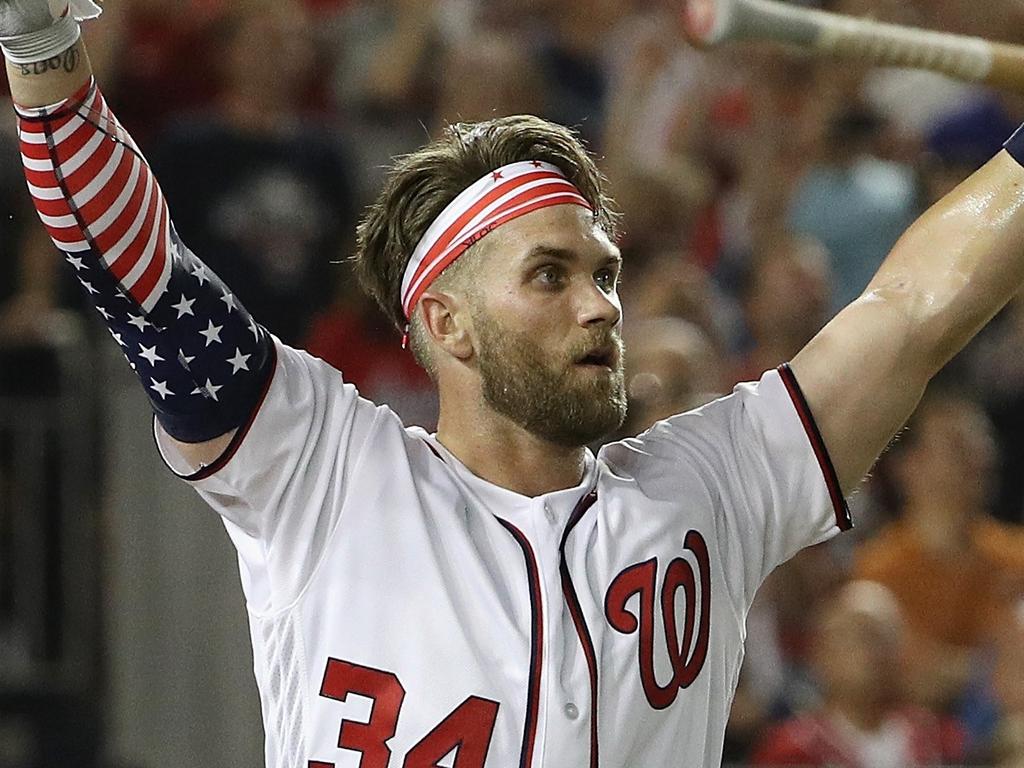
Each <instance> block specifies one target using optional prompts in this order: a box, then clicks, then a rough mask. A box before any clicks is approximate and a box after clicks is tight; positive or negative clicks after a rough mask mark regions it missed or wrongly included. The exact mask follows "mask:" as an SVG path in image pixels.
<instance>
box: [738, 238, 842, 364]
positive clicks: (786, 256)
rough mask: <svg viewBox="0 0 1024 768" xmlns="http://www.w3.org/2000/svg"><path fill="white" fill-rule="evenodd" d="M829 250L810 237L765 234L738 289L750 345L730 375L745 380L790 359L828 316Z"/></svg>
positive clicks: (823, 323) (819, 328)
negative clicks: (741, 285)
mask: <svg viewBox="0 0 1024 768" xmlns="http://www.w3.org/2000/svg"><path fill="white" fill-rule="evenodd" d="M828 261H829V260H828V254H827V252H826V251H825V249H824V248H823V247H822V245H821V243H819V242H818V241H817V240H814V239H812V238H810V237H801V236H795V235H791V234H789V233H787V232H783V231H778V230H776V231H774V232H771V233H769V234H767V235H766V236H765V237H764V239H763V240H762V241H761V243H759V245H758V247H757V249H756V250H755V252H754V253H753V255H752V256H751V258H750V263H749V264H748V265H747V267H746V269H747V274H746V278H745V280H744V285H743V288H742V289H741V297H740V300H741V302H742V306H743V317H744V320H745V322H746V330H747V333H748V334H749V347H748V349H747V350H746V351H745V353H744V354H743V355H742V356H741V358H740V360H739V361H738V362H737V364H736V368H735V371H734V376H733V378H734V379H735V380H737V381H746V380H749V379H753V378H756V377H757V376H759V375H760V372H761V371H766V370H768V369H770V368H774V367H775V366H777V365H781V364H782V363H784V362H786V361H788V360H790V359H791V358H792V357H793V356H794V355H795V354H796V353H797V352H799V351H800V349H802V348H803V346H804V345H805V344H806V343H807V342H808V341H810V340H811V338H812V337H813V336H814V334H816V333H817V332H818V331H819V330H821V328H822V326H824V325H825V323H826V321H827V320H828V318H829V315H830V312H829V300H830V297H831V292H832V282H831V273H830V270H829V263H828Z"/></svg>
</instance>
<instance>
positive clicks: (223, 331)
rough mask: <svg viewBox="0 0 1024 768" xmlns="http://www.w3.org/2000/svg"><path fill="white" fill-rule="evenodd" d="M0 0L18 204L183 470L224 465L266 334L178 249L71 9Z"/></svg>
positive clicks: (260, 364)
mask: <svg viewBox="0 0 1024 768" xmlns="http://www.w3.org/2000/svg"><path fill="white" fill-rule="evenodd" d="M53 6H59V3H55V2H48V0H0V45H2V47H3V53H4V56H5V59H6V61H7V75H8V79H9V82H10V86H11V94H12V96H13V99H14V102H15V105H16V109H17V113H18V133H19V140H20V146H21V153H22V162H23V165H24V170H25V176H26V179H27V181H28V188H29V192H30V194H31V196H32V201H33V204H34V205H35V207H36V210H37V212H38V213H39V217H40V219H41V220H42V222H43V224H44V225H45V227H46V229H47V231H48V233H49V235H50V237H51V239H52V240H53V243H54V245H55V246H56V247H57V248H58V249H59V250H60V251H62V252H63V253H64V255H65V259H66V261H67V262H68V264H69V265H70V266H69V268H70V269H73V270H74V272H75V275H76V277H77V278H78V280H79V282H80V283H81V284H82V287H83V289H84V290H85V291H86V292H87V293H88V295H89V298H90V299H91V300H92V301H93V303H94V304H95V306H96V310H97V311H98V312H99V313H100V315H101V316H102V317H103V319H104V321H105V322H106V323H107V325H108V327H109V328H110V333H111V335H112V337H113V339H114V341H115V342H116V343H117V344H118V345H120V347H121V350H122V352H123V353H124V355H125V357H126V358H127V359H128V362H129V364H130V366H131V367H132V369H133V370H134V371H135V373H136V374H137V375H138V377H139V379H140V382H141V383H142V385H143V388H144V389H145V391H146V394H147V395H148V396H149V398H150V400H151V402H152V404H153V409H154V412H155V413H156V416H157V419H158V421H159V422H160V425H161V427H162V429H163V430H164V431H165V432H166V433H167V434H168V435H170V436H171V437H172V438H173V439H174V440H176V441H177V442H178V443H179V445H180V446H181V448H182V451H181V452H182V454H183V455H184V456H185V458H186V459H187V460H188V461H189V462H190V463H191V464H192V466H193V467H195V468H199V467H200V466H207V465H210V464H213V463H215V462H216V461H217V459H218V458H219V457H221V456H222V455H226V454H229V453H230V451H229V450H228V449H229V448H230V447H231V443H232V441H233V440H237V439H241V436H242V434H243V433H244V427H245V425H246V424H247V423H248V422H249V420H250V419H251V417H252V415H253V414H254V413H255V411H256V409H257V407H258V405H259V402H260V400H261V398H262V396H263V393H264V392H265V389H266V386H267V384H268V382H269V379H270V376H271V374H272V371H273V367H274V347H273V343H272V341H271V339H270V337H269V334H267V332H266V331H265V330H264V329H263V328H261V327H260V326H259V325H257V324H256V323H255V322H254V321H253V320H252V319H251V318H250V317H249V315H248V314H247V313H246V312H245V309H244V308H243V307H242V306H241V305H240V304H239V302H238V301H237V299H235V297H234V296H233V295H232V293H231V291H230V290H229V289H228V288H227V287H226V286H225V285H223V284H222V283H221V281H220V280H219V279H218V278H217V276H216V275H215V274H213V273H212V272H211V271H210V270H209V269H208V268H207V267H205V266H204V265H203V264H202V262H200V261H199V260H198V259H197V258H196V257H195V255H193V254H192V253H191V252H190V251H189V250H188V249H187V248H186V247H185V246H184V244H183V243H182V242H181V241H180V239H179V238H178V236H177V234H176V232H175V231H174V226H173V224H172V223H171V220H170V216H169V212H168V210H167V204H166V202H165V200H164V198H163V194H162V192H161V191H160V187H159V185H158V184H157V182H156V179H155V178H154V177H153V174H152V171H151V170H150V168H149V164H148V163H147V162H146V160H145V158H144V157H143V156H142V153H141V152H140V151H139V149H138V147H137V146H136V145H135V143H134V142H133V141H132V139H131V136H129V135H128V133H127V132H126V131H125V130H124V128H123V127H122V126H121V125H120V124H119V123H118V121H117V119H116V117H115V116H114V115H113V113H112V112H111V111H110V109H109V107H108V105H107V104H106V102H105V101H104V99H103V96H102V94H101V93H100V91H99V89H98V88H97V86H96V84H95V82H94V81H93V78H92V70H91V67H90V64H89V59H88V56H87V54H86V52H85V48H84V46H83V44H82V43H81V41H80V39H79V34H78V24H77V21H76V20H75V17H78V18H83V17H89V16H93V15H97V14H98V13H99V9H98V7H96V6H93V5H92V4H91V3H90V2H89V0H73V2H72V3H71V5H70V8H69V7H68V6H64V11H63V13H61V12H60V8H58V9H57V10H58V12H57V13H56V14H54V15H51V10H50V9H51V7H53Z"/></svg>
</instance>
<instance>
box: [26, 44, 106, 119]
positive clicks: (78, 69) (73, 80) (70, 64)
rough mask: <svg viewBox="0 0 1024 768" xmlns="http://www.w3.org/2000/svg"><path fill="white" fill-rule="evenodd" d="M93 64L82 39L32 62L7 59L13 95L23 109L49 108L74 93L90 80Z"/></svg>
mask: <svg viewBox="0 0 1024 768" xmlns="http://www.w3.org/2000/svg"><path fill="white" fill-rule="evenodd" d="M91 76H92V67H91V66H90V64H89V56H88V54H87V53H86V50H85V46H84V45H83V44H82V42H81V41H79V42H77V43H75V44H74V45H72V46H71V47H70V48H68V49H67V50H66V51H64V52H63V53H61V54H60V55H58V56H54V57H51V58H49V59H44V60H42V61H37V62H33V63H31V64H15V63H14V62H12V61H8V62H7V81H8V83H10V86H11V98H12V99H13V101H14V103H15V104H16V105H17V106H18V107H19V108H21V109H35V108H38V107H50V106H53V105H56V104H58V103H60V102H63V101H64V100H66V99H69V98H71V97H73V96H75V95H76V94H77V93H78V92H79V91H81V90H82V89H83V88H84V87H85V86H86V85H87V84H88V83H89V81H90V78H91Z"/></svg>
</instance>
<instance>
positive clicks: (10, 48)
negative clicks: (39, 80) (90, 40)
mask: <svg viewBox="0 0 1024 768" xmlns="http://www.w3.org/2000/svg"><path fill="white" fill-rule="evenodd" d="M81 35H82V28H81V27H79V26H78V22H77V21H75V19H74V17H73V16H72V15H71V14H70V13H69V14H68V15H67V16H65V17H64V18H62V19H58V20H57V21H55V22H54V23H53V24H51V25H50V26H49V27H47V28H46V29H40V30H39V31H38V32H28V33H26V34H24V35H14V36H12V37H0V49H2V50H3V52H4V57H5V58H6V59H7V60H8V61H10V62H11V63H13V64H34V63H35V62H38V61H46V60H47V59H52V58H54V57H57V56H60V55H61V54H62V53H64V51H66V50H67V49H68V48H70V47H71V46H72V45H74V44H75V43H77V42H78V38H79V37H81Z"/></svg>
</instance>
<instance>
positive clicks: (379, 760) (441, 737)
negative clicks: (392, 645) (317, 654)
mask: <svg viewBox="0 0 1024 768" xmlns="http://www.w3.org/2000/svg"><path fill="white" fill-rule="evenodd" d="M350 693H354V694H357V695H359V696H366V697H367V698H369V699H371V700H372V701H373V705H372V707H371V709H370V719H369V720H368V721H367V722H365V723H359V722H355V721H352V720H342V721H341V730H340V732H339V734H338V746H339V747H341V748H342V749H352V750H355V751H357V752H359V753H361V754H362V758H361V759H360V761H359V768H388V762H389V761H390V760H391V748H390V747H388V741H390V740H391V738H392V737H393V736H394V735H395V731H396V730H397V729H398V714H399V711H400V710H401V708H402V701H403V700H404V699H405V688H403V687H402V683H401V682H399V680H398V678H397V677H396V676H395V675H394V674H393V673H391V672H383V671H381V670H379V669H372V668H371V667H364V666H361V665H359V664H352V663H351V662H348V661H339V660H338V659H329V660H328V662H327V670H326V671H325V672H324V680H323V683H322V684H321V686H320V695H321V696H324V697H326V698H329V699H336V700H337V701H345V700H346V699H347V698H348V695H349V694H350ZM497 717H498V702H496V701H491V700H489V699H481V698H480V697H479V696H470V697H469V698H467V699H466V700H465V701H464V702H462V703H461V704H459V706H457V707H456V708H455V709H454V710H452V712H451V713H450V714H449V715H448V716H447V717H446V718H445V719H444V720H442V721H441V722H440V723H438V724H437V725H436V726H435V727H434V728H433V729H432V730H431V731H430V733H428V734H427V735H426V736H424V737H423V738H422V739H420V740H419V742H418V743H417V744H416V746H414V747H413V748H412V749H410V750H409V752H408V753H407V754H406V756H405V762H404V763H402V768H437V763H438V761H440V760H441V759H442V758H444V757H445V756H446V755H448V754H450V753H451V751H452V750H453V749H458V752H456V754H455V762H454V764H453V766H454V768H483V766H484V761H485V760H486V759H487V750H488V748H489V747H490V744H491V735H492V734H493V733H494V721H495V720H496V719H497ZM308 768H334V763H325V762H320V761H316V760H310V761H309V766H308Z"/></svg>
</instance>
